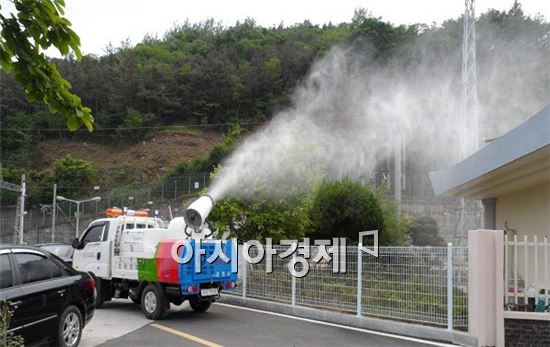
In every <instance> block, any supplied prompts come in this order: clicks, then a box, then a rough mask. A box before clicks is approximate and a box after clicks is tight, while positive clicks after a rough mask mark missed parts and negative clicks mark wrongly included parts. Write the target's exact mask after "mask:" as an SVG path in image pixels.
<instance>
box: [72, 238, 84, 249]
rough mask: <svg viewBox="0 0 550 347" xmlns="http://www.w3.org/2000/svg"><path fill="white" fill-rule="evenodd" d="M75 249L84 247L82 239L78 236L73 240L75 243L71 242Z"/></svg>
mask: <svg viewBox="0 0 550 347" xmlns="http://www.w3.org/2000/svg"><path fill="white" fill-rule="evenodd" d="M71 245H72V246H73V248H74V249H82V247H81V246H82V245H81V244H80V240H79V239H78V238H75V239H74V240H73V243H72V244H71Z"/></svg>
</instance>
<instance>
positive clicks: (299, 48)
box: [0, 6, 550, 184]
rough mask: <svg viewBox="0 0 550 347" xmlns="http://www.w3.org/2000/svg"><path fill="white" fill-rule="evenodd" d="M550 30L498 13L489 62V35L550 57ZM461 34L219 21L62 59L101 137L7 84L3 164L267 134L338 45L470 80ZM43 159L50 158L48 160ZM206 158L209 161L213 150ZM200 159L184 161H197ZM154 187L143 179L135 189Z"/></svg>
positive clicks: (544, 76) (370, 25) (367, 20)
mask: <svg viewBox="0 0 550 347" xmlns="http://www.w3.org/2000/svg"><path fill="white" fill-rule="evenodd" d="M488 28H490V29H491V30H489V29H488ZM549 28H550V26H549V24H548V22H547V21H546V20H545V19H544V18H538V17H537V18H530V17H526V16H524V15H523V13H522V12H521V9H520V7H519V6H515V7H514V8H512V9H511V10H510V11H503V12H500V11H495V10H491V11H489V12H487V13H484V14H482V16H481V17H480V18H479V24H478V32H479V38H480V39H479V44H478V49H479V51H478V56H480V57H483V55H484V54H488V52H490V51H491V50H493V49H494V48H495V47H494V45H495V44H490V43H489V40H488V39H487V35H489V34H488V33H489V32H490V33H491V35H493V36H494V35H496V38H497V39H498V38H499V37H500V38H506V41H507V42H514V37H517V38H519V37H525V36H526V35H528V36H529V37H530V38H531V40H528V41H525V40H522V41H521V43H520V42H519V40H516V41H517V44H518V45H519V44H526V45H531V46H535V48H534V49H537V50H539V51H543V52H544V54H547V52H549V50H550V48H549V46H550V34H549V32H550V29H549ZM461 30H462V25H461V20H460V19H451V20H448V21H446V22H444V23H443V24H441V25H437V26H436V25H433V26H428V25H423V24H419V25H400V26H396V25H393V24H391V23H388V22H385V21H384V20H383V19H380V18H377V17H374V16H372V15H370V14H369V13H368V12H366V11H363V10H359V11H357V12H356V13H355V15H354V17H353V19H352V20H351V21H350V22H349V23H343V24H339V25H332V24H326V25H322V26H319V25H312V24H311V23H309V22H304V23H301V24H296V25H292V26H288V27H285V26H279V27H269V28H265V27H261V26H259V25H257V24H256V23H255V22H254V20H253V19H247V20H245V21H244V22H241V23H237V24H235V25H233V26H229V27H226V26H222V25H220V24H218V23H216V22H215V21H214V20H207V21H205V22H202V23H198V24H192V23H185V24H183V25H178V26H174V27H173V28H172V29H170V30H168V32H167V33H166V34H165V35H164V36H163V37H150V36H148V37H145V38H144V39H143V41H142V42H140V43H138V44H136V45H131V44H129V43H121V44H120V45H109V46H107V47H106V49H105V54H103V55H100V56H95V55H87V56H84V57H83V59H82V60H81V61H80V62H77V61H76V60H74V59H68V60H56V59H54V60H53V62H54V63H55V64H57V65H58V67H59V70H60V72H61V73H62V74H63V75H64V76H65V77H66V78H67V79H68V80H69V81H70V82H71V83H72V91H73V92H75V93H76V94H78V95H79V96H81V98H82V100H83V103H84V104H85V105H87V106H89V107H90V108H91V109H92V113H93V116H94V118H95V131H94V132H93V133H88V132H87V131H86V130H80V131H78V132H76V133H71V132H68V131H67V130H66V127H65V119H64V118H62V117H60V116H57V115H52V114H49V113H48V111H47V109H46V108H45V107H43V106H41V105H39V104H29V103H27V101H26V100H25V97H24V94H23V91H22V90H21V89H20V87H19V86H18V85H17V84H16V83H15V81H14V80H13V79H12V77H10V76H6V75H2V84H1V105H0V106H1V117H2V132H1V135H2V139H1V140H2V141H1V146H2V147H1V156H2V163H3V166H4V168H5V170H14V169H15V168H17V169H22V170H26V171H31V170H35V171H41V172H43V174H47V172H49V171H48V170H50V167H48V163H44V161H43V160H37V159H38V158H46V159H47V161H48V162H49V163H50V166H51V164H52V163H51V161H52V160H54V159H55V158H54V155H53V153H57V154H59V155H62V154H64V152H71V148H73V147H74V146H73V147H71V146H68V145H66V144H67V143H68V142H76V143H84V142H86V143H90V144H91V145H96V144H100V145H109V146H111V147H112V146H116V148H119V149H120V148H128V146H135V145H136V144H138V143H140V142H141V141H143V140H148V139H151V138H152V137H153V136H155V134H157V133H158V134H160V135H159V136H163V135H162V134H163V133H165V132H161V131H163V130H166V128H169V127H173V126H185V129H196V130H197V131H199V133H200V132H203V133H207V134H208V133H209V132H215V133H218V134H223V133H226V132H227V131H228V129H229V128H230V127H231V125H234V124H240V125H241V128H243V129H250V128H254V127H256V126H260V125H261V124H262V123H264V122H265V121H267V120H269V119H270V117H271V116H272V114H273V113H274V111H276V110H278V109H281V108H283V107H285V106H287V105H288V104H289V103H290V102H291V100H290V98H291V95H292V91H293V89H294V87H295V86H296V85H297V84H299V83H300V81H301V80H302V79H303V78H304V76H305V75H306V73H307V72H308V69H309V67H310V66H311V64H312V62H313V61H314V60H315V59H316V57H319V56H321V55H323V53H324V52H326V51H327V50H328V49H329V48H330V47H332V46H333V45H337V44H340V45H352V46H354V47H355V49H356V50H358V51H360V52H361V53H362V54H365V55H368V56H370V57H372V61H374V62H376V63H380V64H390V65H391V64H392V63H393V61H394V59H396V57H400V58H401V61H402V55H403V51H404V50H405V48H407V47H410V46H411V45H413V44H414V43H418V42H420V43H421V44H422V47H424V48H426V47H429V48H430V49H432V50H433V51H434V52H456V53H457V54H456V57H457V59H456V66H455V67H454V68H453V69H452V70H454V71H455V73H456V75H457V76H458V75H459V74H460V63H459V57H460V55H459V52H460V47H461V39H462V31H461ZM484 35H485V37H484ZM492 39H495V37H491V40H492ZM494 42H498V40H497V41H494ZM531 48H532V47H531ZM544 54H543V55H542V56H545V55H544ZM546 56H547V57H548V55H546ZM419 57H421V55H414V54H411V55H410V57H409V58H407V59H409V60H410V62H411V63H413V62H414V61H415V59H420V58H419ZM480 65H481V68H483V66H482V64H480ZM536 83H538V84H540V86H541V88H540V89H539V92H540V94H541V95H536V96H534V97H537V98H539V99H540V98H541V97H542V98H544V95H548V94H545V93H547V92H548V91H549V90H550V82H549V77H548V72H545V73H541V75H540V80H539V81H536ZM197 128H200V129H197ZM208 136H210V137H212V136H213V135H208ZM217 136H218V137H217V138H218V139H219V135H217ZM217 142H219V140H212V142H211V143H212V144H215V143H217ZM52 143H53V145H52ZM52 146H53V147H52ZM181 146H182V147H184V146H185V144H184V143H183V144H181ZM141 150H147V147H146V146H144V147H143V149H141ZM41 151H42V153H41ZM43 151H47V152H48V153H47V154H48V155H47V156H44V154H46V153H43ZM196 155H197V156H204V155H205V154H204V151H202V152H197V153H196ZM190 156H192V154H190V155H187V157H182V158H180V160H183V159H185V160H187V161H188V162H189V161H190ZM87 157H88V158H89V159H91V161H92V162H93V161H94V160H102V159H101V158H100V157H94V156H93V155H92V156H87ZM170 160H176V159H175V158H173V157H171V158H170ZM136 165H139V161H137V162H136ZM96 167H99V168H102V167H105V165H96ZM107 167H110V166H107ZM163 174H164V173H163ZM122 176H123V177H122V178H121V181H120V182H119V183H120V184H123V183H129V182H123V181H124V175H122ZM153 176H154V175H153ZM34 177H42V176H41V175H36V174H35V175H34ZM150 177H151V176H149V175H144V176H141V177H140V176H139V175H134V176H132V177H131V179H132V180H133V181H140V180H141V179H150Z"/></svg>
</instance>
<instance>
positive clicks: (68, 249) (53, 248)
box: [41, 245, 73, 258]
mask: <svg viewBox="0 0 550 347" xmlns="http://www.w3.org/2000/svg"><path fill="white" fill-rule="evenodd" d="M41 248H42V249H44V250H46V251H48V252H50V253H53V254H55V255H57V256H58V257H61V258H70V257H71V256H72V254H73V247H72V246H69V245H46V246H42V247H41Z"/></svg>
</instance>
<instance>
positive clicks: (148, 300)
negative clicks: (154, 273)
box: [141, 284, 167, 319]
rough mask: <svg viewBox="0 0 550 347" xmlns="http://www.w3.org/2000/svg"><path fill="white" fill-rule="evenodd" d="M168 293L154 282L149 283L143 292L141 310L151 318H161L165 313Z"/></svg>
mask: <svg viewBox="0 0 550 347" xmlns="http://www.w3.org/2000/svg"><path fill="white" fill-rule="evenodd" d="M166 300H167V298H166V294H165V293H164V292H163V291H162V290H160V289H159V288H158V287H157V286H156V285H154V284H148V285H147V286H146V287H145V289H143V293H142V294H141V310H142V311H143V313H144V314H145V317H147V318H149V319H159V318H161V317H162V316H163V315H164V310H165V307H166V302H167V301H166Z"/></svg>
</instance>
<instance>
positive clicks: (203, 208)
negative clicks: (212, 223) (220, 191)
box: [183, 194, 214, 229]
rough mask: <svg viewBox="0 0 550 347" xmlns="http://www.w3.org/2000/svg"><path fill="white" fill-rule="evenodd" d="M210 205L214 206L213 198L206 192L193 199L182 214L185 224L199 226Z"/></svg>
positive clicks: (197, 227)
mask: <svg viewBox="0 0 550 347" xmlns="http://www.w3.org/2000/svg"><path fill="white" fill-rule="evenodd" d="M212 207H214V199H213V198H212V197H211V196H210V195H208V194H205V195H203V196H201V197H200V198H198V199H197V200H195V201H193V203H192V204H191V205H189V207H188V208H187V209H186V210H185V212H184V214H183V218H184V219H185V224H187V225H188V226H189V227H191V228H194V229H199V228H201V227H202V225H203V223H204V221H205V220H206V217H208V214H209V213H210V211H211V210H212Z"/></svg>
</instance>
